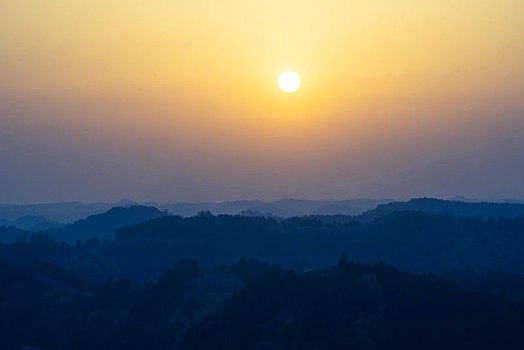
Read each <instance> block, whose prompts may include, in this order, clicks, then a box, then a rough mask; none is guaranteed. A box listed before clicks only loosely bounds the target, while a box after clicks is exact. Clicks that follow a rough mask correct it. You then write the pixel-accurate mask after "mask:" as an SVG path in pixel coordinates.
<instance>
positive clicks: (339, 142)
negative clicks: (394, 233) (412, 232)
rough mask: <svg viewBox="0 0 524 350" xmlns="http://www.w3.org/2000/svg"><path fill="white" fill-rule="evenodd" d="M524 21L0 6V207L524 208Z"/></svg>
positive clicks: (229, 5)
mask: <svg viewBox="0 0 524 350" xmlns="http://www.w3.org/2000/svg"><path fill="white" fill-rule="evenodd" d="M522 23H524V2H522V1H518V0H498V1H495V0H489V1H488V0H476V1H470V0H461V1H456V0H454V1H451V0H442V1H438V2H437V1H432V0H431V1H430V0H420V1H407V0H398V1H390V0H370V1H327V2H326V1H324V2H320V1H264V2H262V1H261V2H249V1H240V0H235V1H233V0H231V1H167V0H163V1H160V0H151V1H147V2H145V1H137V0H126V1H124V0H105V1H98V0H96V1H80V0H76V1H73V0H54V1H39V0H18V1H4V2H2V3H1V4H0V147H1V148H0V149H1V151H0V152H1V153H0V164H2V166H1V170H0V182H1V184H0V193H2V194H0V202H7V201H10V202H26V201H55V200H74V199H78V200H84V201H92V200H117V199H120V198H124V197H126V198H131V199H134V200H157V201H173V200H186V201H192V200H193V201H201V200H224V199H236V198H259V199H276V198H280V197H301V198H304V197H307V198H349V197H364V196H368V197H397V198H399V197H400V198H406V197H411V196H418V195H435V196H452V195H467V196H475V197H508V196H509V197H515V196H516V197H519V196H520V197H524V180H523V179H524V166H523V165H521V164H524V155H523V151H521V150H522V149H524V113H523V112H524V102H523V101H522V100H523V99H522V97H523V96H524V65H523V64H522V62H524V35H523V34H524V27H523V24H522ZM286 70H294V71H296V72H297V73H298V74H299V75H300V76H301V79H302V85H301V88H300V89H299V90H298V91H297V92H296V93H293V94H285V93H283V92H281V91H280V90H279V89H278V86H277V79H278V75H279V74H280V73H281V72H283V71H286Z"/></svg>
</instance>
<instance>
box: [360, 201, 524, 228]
mask: <svg viewBox="0 0 524 350" xmlns="http://www.w3.org/2000/svg"><path fill="white" fill-rule="evenodd" d="M402 211H420V212H424V213H431V214H438V215H443V216H452V217H472V218H484V219H490V218H492V219H497V218H499V217H505V218H518V217H521V216H523V215H524V204H519V203H489V202H478V203H468V202H460V201H450V200H443V199H435V198H414V199H411V200H409V201H407V202H391V203H388V204H380V205H378V206H377V207H376V208H375V209H373V210H369V211H367V212H365V213H363V214H361V215H359V216H358V218H357V219H358V221H360V222H362V223H367V222H372V221H374V220H375V219H377V218H380V217H382V216H385V215H388V214H391V213H394V212H402Z"/></svg>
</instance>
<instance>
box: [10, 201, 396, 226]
mask: <svg viewBox="0 0 524 350" xmlns="http://www.w3.org/2000/svg"><path fill="white" fill-rule="evenodd" d="M391 201H392V199H367V198H362V199H348V200H305V199H281V200H278V201H273V202H262V201H258V200H238V201H226V202H219V203H212V202H203V203H184V202H179V203H169V204H158V203H153V202H151V203H140V204H141V205H144V206H150V207H156V208H158V209H159V210H161V211H164V210H167V211H168V212H169V213H170V214H174V215H182V216H193V215H195V214H197V213H198V212H200V211H210V212H212V213H213V214H240V213H241V212H243V211H250V212H257V213H260V214H264V215H268V214H270V215H274V216H280V217H291V216H302V215H315V214H318V215H334V214H341V215H359V214H362V213H363V212H365V211H367V210H371V209H374V208H375V207H376V206H377V205H379V204H385V203H389V202H391ZM136 204H137V203H135V202H132V201H130V200H121V201H119V202H116V203H91V204H84V203H81V202H63V203H44V204H0V225H6V226H10V225H12V226H15V227H17V228H20V229H24V230H27V229H30V227H28V226H27V225H26V224H23V225H20V224H19V223H17V222H16V221H17V220H19V219H21V218H23V217H25V216H31V217H43V219H41V222H44V221H49V222H52V223H55V224H69V223H73V222H74V221H77V220H79V219H84V218H86V217H88V216H90V215H95V214H102V213H104V212H106V211H108V210H109V209H111V208H113V207H123V206H131V205H136ZM44 219H45V220H44ZM2 220H3V221H2ZM24 220H26V219H24ZM41 222H38V223H41ZM35 225H36V224H35ZM33 226H34V225H33Z"/></svg>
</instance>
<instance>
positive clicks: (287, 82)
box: [278, 71, 300, 93]
mask: <svg viewBox="0 0 524 350" xmlns="http://www.w3.org/2000/svg"><path fill="white" fill-rule="evenodd" d="M278 87H279V88H280V90H282V91H284V92H288V93H289V92H295V91H297V89H298V88H299V87H300V77H299V76H298V74H297V73H295V72H291V71H289V72H284V73H282V74H280V77H278Z"/></svg>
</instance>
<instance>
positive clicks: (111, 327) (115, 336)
mask: <svg viewBox="0 0 524 350" xmlns="http://www.w3.org/2000/svg"><path fill="white" fill-rule="evenodd" d="M523 331H524V304H523V303H522V302H520V301H515V300H510V299H506V298H503V297H497V296H494V295H488V294H479V293H472V292H465V291H461V290H459V289H458V288H457V287H456V286H455V285H454V284H452V283H449V282H446V281H443V280H441V279H439V278H437V277H436V276H416V275H412V274H408V273H404V272H400V271H398V270H396V269H394V268H392V267H390V266H387V265H384V264H374V265H367V264H355V263H350V262H348V261H347V259H346V258H345V257H342V258H341V259H340V261H339V262H338V266H337V267H333V268H330V269H325V270H319V271H309V272H307V273H305V274H299V275H297V274H296V273H294V272H292V271H289V270H285V269H282V268H280V267H278V266H275V265H273V266H269V265H266V264H261V263H258V262H256V261H253V260H246V259H242V260H240V262H239V263H237V264H235V265H233V266H229V267H226V266H222V267H217V268H215V269H203V268H202V267H201V266H200V265H199V264H198V263H197V262H196V261H192V260H182V261H180V262H178V263H176V264H174V265H172V266H171V267H170V268H168V269H166V270H165V271H163V273H162V274H161V276H160V277H159V278H158V279H157V280H155V281H152V282H150V283H146V284H139V285H134V284H132V283H130V282H129V281H127V280H125V279H109V280H106V281H101V282H93V281H91V282H86V281H85V280H83V279H82V278H80V277H79V276H78V275H76V273H75V271H70V270H65V269H62V268H58V267H56V266H54V265H52V264H49V263H44V262H38V261H35V262H33V263H32V264H30V265H26V266H17V265H12V264H1V263H0V345H1V347H2V349H4V348H5V349H21V348H23V347H25V346H32V347H36V348H41V349H55V350H62V349H79V350H83V349H85V350H87V349H128V350H133V349H159V350H168V349H175V350H176V349H178V350H184V349H192V350H199V349H205V350H207V349H217V350H221V349H224V350H225V349H227V350H235V349H242V350H249V349H311V350H313V349H319V350H324V349H326V350H327V349H408V350H410V349H414V350H415V349H416V350H418V349H509V350H512V349H522V348H523V347H524V337H523V336H522V334H523Z"/></svg>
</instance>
